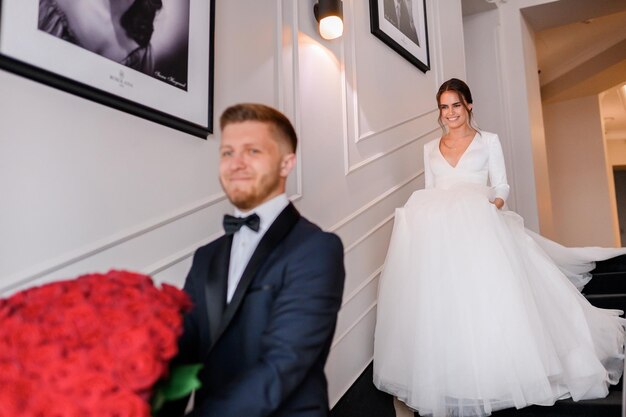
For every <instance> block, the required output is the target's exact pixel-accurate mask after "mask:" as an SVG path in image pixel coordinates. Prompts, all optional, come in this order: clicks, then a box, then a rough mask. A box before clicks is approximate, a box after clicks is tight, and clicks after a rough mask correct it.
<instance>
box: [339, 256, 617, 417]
mask: <svg viewBox="0 0 626 417" xmlns="http://www.w3.org/2000/svg"><path fill="white" fill-rule="evenodd" d="M592 274H593V279H592V280H591V282H590V283H589V284H587V286H585V288H584V290H583V294H584V295H585V296H586V297H587V299H588V300H589V302H591V304H593V305H595V306H596V307H600V308H610V309H618V310H623V311H626V255H623V256H619V257H617V258H613V259H609V260H607V261H602V262H598V263H597V265H596V269H594V270H593V271H592ZM621 415H622V383H621V381H620V384H618V385H617V386H615V387H611V390H610V392H609V395H608V396H607V397H606V398H602V399H598V400H588V401H579V402H574V401H572V400H571V399H570V400H562V401H557V402H556V404H555V405H553V406H551V407H541V406H530V407H526V408H523V409H521V410H516V409H507V410H500V411H497V412H495V413H493V414H492V416H493V417H540V416H541V417H621ZM330 416H331V417H395V411H394V408H393V398H392V397H391V396H390V395H388V394H386V393H383V392H380V391H378V390H377V389H376V387H374V384H373V383H372V364H370V365H369V366H368V367H367V369H366V370H365V371H364V372H363V374H362V375H361V376H360V377H359V378H358V379H357V381H356V382H355V383H354V384H353V385H352V387H350V389H349V390H348V392H347V393H346V394H345V395H344V396H343V397H342V398H341V400H339V402H338V403H337V404H336V405H335V407H333V409H332V410H331V412H330ZM415 416H416V417H417V416H418V414H417V413H416V414H415Z"/></svg>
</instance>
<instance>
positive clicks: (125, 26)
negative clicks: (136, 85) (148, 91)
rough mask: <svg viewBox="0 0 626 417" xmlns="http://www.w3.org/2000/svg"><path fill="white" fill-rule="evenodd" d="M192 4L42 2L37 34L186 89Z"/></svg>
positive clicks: (184, 0)
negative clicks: (61, 40) (53, 37)
mask: <svg viewBox="0 0 626 417" xmlns="http://www.w3.org/2000/svg"><path fill="white" fill-rule="evenodd" d="M189 1H190V0H82V1H75V0H39V18H38V29H39V30H41V31H44V32H46V33H49V34H50V35H53V36H56V37H58V38H60V39H63V40H64V41H67V42H70V43H72V44H74V45H77V46H79V47H81V48H84V49H86V50H88V51H91V52H93V53H96V54H98V55H100V56H103V57H105V58H108V59H110V60H113V61H115V62H118V63H120V64H122V65H124V66H126V67H129V68H132V69H134V70H137V71H140V72H142V73H144V74H146V75H149V76H151V77H154V78H156V79H159V80H161V81H163V82H166V83H168V84H170V85H173V86H175V87H177V88H180V89H183V90H185V91H186V90H187V79H188V74H187V69H188V50H189Z"/></svg>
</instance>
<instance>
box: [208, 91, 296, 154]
mask: <svg viewBox="0 0 626 417" xmlns="http://www.w3.org/2000/svg"><path fill="white" fill-rule="evenodd" d="M247 121H255V122H263V123H269V124H271V125H272V126H274V128H275V129H276V131H277V132H278V136H279V137H280V138H282V139H283V141H284V143H285V144H286V145H288V146H289V148H290V150H291V152H294V153H295V152H296V147H297V146H298V137H297V136H296V131H295V129H294V128H293V125H292V124H291V122H290V121H289V119H288V118H287V117H286V116H285V115H284V114H282V113H281V112H279V111H278V110H276V109H274V108H272V107H270V106H266V105H265V104H258V103H241V104H235V105H234V106H230V107H229V108H227V109H226V110H224V112H223V113H222V116H221V117H220V129H221V130H224V128H225V127H226V126H227V125H229V124H233V123H242V122H247Z"/></svg>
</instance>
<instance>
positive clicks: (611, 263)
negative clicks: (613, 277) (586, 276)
mask: <svg viewBox="0 0 626 417" xmlns="http://www.w3.org/2000/svg"><path fill="white" fill-rule="evenodd" d="M618 271H619V272H626V255H621V256H616V257H615V258H611V259H607V260H606V261H598V262H596V269H594V270H593V271H591V273H592V274H594V275H595V274H597V273H603V272H618Z"/></svg>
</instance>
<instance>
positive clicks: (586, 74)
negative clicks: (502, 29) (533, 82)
mask: <svg viewBox="0 0 626 417" xmlns="http://www.w3.org/2000/svg"><path fill="white" fill-rule="evenodd" d="M503 1H504V2H506V0H503ZM462 5H463V15H464V16H466V15H469V14H474V13H481V12H484V11H487V10H491V9H493V8H495V7H496V6H495V5H494V4H493V2H492V1H487V0H462ZM522 14H523V15H524V18H525V19H526V21H527V22H528V24H529V26H530V27H531V28H532V29H533V30H534V32H535V46H536V50H537V64H538V68H537V70H538V71H539V81H540V84H541V96H542V99H543V100H544V101H545V102H555V101H562V100H569V99H573V98H576V97H583V96H589V95H599V96H600V97H601V101H600V103H601V109H602V110H601V111H602V114H603V117H604V123H605V125H604V126H605V131H606V137H607V138H610V139H626V95H625V96H624V99H623V100H620V98H619V94H618V89H619V87H620V86H622V85H624V84H626V0H556V1H553V2H550V3H546V4H541V5H538V6H533V7H528V8H525V9H522Z"/></svg>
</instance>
